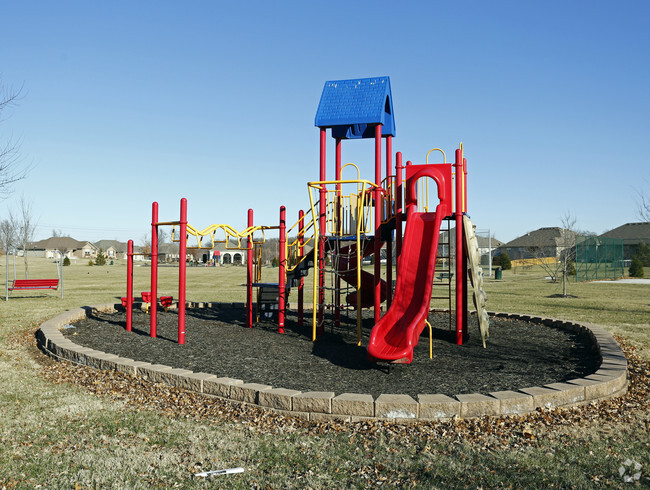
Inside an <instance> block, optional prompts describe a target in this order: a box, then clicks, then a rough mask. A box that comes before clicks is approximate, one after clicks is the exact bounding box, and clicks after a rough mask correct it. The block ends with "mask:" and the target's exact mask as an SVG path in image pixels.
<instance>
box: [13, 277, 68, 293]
mask: <svg viewBox="0 0 650 490" xmlns="http://www.w3.org/2000/svg"><path fill="white" fill-rule="evenodd" d="M58 288H59V280H58V279H16V280H15V281H13V284H12V285H11V287H10V288H9V291H22V290H29V289H58Z"/></svg>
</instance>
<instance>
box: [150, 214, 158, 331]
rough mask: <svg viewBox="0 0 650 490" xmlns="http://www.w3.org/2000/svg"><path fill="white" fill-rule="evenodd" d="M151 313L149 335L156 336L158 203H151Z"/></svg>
mask: <svg viewBox="0 0 650 490" xmlns="http://www.w3.org/2000/svg"><path fill="white" fill-rule="evenodd" d="M150 291H151V313H150V315H151V316H150V327H149V335H151V336H152V337H155V336H156V333H157V320H158V316H157V314H158V203H157V202H154V203H153V204H152V205H151V289H150Z"/></svg>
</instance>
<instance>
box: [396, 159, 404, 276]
mask: <svg viewBox="0 0 650 490" xmlns="http://www.w3.org/2000/svg"><path fill="white" fill-rule="evenodd" d="M396 160H397V161H396V163H395V187H396V189H395V255H397V260H396V262H398V263H399V256H400V254H401V253H402V219H403V218H402V211H403V208H402V203H403V201H404V199H403V193H404V184H403V182H402V178H403V175H404V173H403V170H404V167H403V166H402V152H400V151H398V152H397V155H396Z"/></svg>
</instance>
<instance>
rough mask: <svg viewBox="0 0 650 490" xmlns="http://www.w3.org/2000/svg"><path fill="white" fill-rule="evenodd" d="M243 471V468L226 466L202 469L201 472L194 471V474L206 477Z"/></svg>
mask: <svg viewBox="0 0 650 490" xmlns="http://www.w3.org/2000/svg"><path fill="white" fill-rule="evenodd" d="M243 472H244V468H228V469H226V470H214V471H203V472H201V473H196V474H195V475H194V476H197V477H208V476H220V475H232V474H234V473H243Z"/></svg>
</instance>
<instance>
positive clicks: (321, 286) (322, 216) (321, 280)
mask: <svg viewBox="0 0 650 490" xmlns="http://www.w3.org/2000/svg"><path fill="white" fill-rule="evenodd" d="M326 147H327V130H326V129H325V128H321V130H320V180H321V181H324V180H325V179H326V178H327V170H326V159H325V154H326ZM326 198H327V192H326V190H325V186H321V189H320V193H319V208H318V213H319V216H318V223H319V224H318V228H319V235H320V240H319V243H318V257H314V259H316V267H317V269H318V329H317V334H318V335H322V334H323V333H324V332H325V327H324V326H323V320H324V318H325V310H324V305H323V304H324V302H325V272H324V270H323V269H324V266H325V234H326V233H327V214H326V213H327V203H326ZM313 307H314V308H316V305H313Z"/></svg>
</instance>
